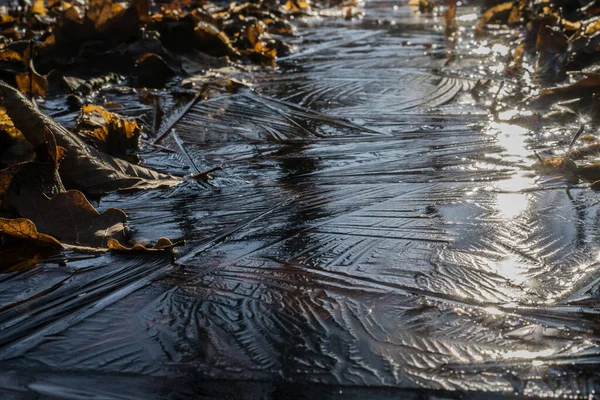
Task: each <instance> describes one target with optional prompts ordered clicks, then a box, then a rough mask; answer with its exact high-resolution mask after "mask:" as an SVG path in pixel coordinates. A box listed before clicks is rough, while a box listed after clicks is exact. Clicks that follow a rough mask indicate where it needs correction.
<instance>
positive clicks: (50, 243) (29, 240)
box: [0, 218, 63, 272]
mask: <svg viewBox="0 0 600 400" xmlns="http://www.w3.org/2000/svg"><path fill="white" fill-rule="evenodd" d="M0 237H4V238H5V239H6V242H5V243H4V245H3V246H2V247H0V270H1V271H2V272H12V271H17V270H21V269H25V268H30V267H33V266H34V265H35V264H37V263H39V262H40V261H43V260H44V259H45V258H47V257H49V256H52V255H55V254H59V253H60V252H61V250H62V249H63V246H62V245H61V244H60V242H59V241H58V240H56V239H55V238H53V237H52V236H49V235H44V234H42V233H39V232H38V231H37V228H36V226H35V224H34V223H33V222H31V221H30V220H28V219H25V218H18V219H5V218H0Z"/></svg>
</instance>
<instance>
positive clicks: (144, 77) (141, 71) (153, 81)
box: [135, 53, 175, 88]
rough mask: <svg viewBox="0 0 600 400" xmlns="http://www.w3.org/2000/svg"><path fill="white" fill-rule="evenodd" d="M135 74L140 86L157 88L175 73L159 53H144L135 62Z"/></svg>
mask: <svg viewBox="0 0 600 400" xmlns="http://www.w3.org/2000/svg"><path fill="white" fill-rule="evenodd" d="M135 69H136V74H137V77H138V79H139V83H140V84H141V85H142V86H146V87H153V88H159V87H163V86H164V85H165V84H166V82H167V80H168V79H169V78H171V77H172V76H173V75H175V72H174V71H173V70H172V69H171V67H170V66H169V65H168V64H167V62H166V61H165V60H164V59H163V58H162V57H161V56H159V55H157V54H154V53H146V54H144V55H142V56H141V57H140V58H138V60H137V61H136V63H135Z"/></svg>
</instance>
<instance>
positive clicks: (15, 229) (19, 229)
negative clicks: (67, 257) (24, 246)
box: [0, 218, 63, 249]
mask: <svg viewBox="0 0 600 400" xmlns="http://www.w3.org/2000/svg"><path fill="white" fill-rule="evenodd" d="M0 235H5V236H10V237H12V238H15V239H21V240H30V241H32V242H34V243H35V244H36V245H42V246H48V247H53V248H57V249H61V248H62V247H63V246H62V244H60V242H59V241H58V240H56V239H55V238H53V237H52V236H49V235H45V234H43V233H39V232H38V230H37V227H36V226H35V224H34V223H33V222H31V221H30V220H29V219H26V218H17V219H6V218H0Z"/></svg>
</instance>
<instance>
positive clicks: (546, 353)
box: [503, 349, 555, 359]
mask: <svg viewBox="0 0 600 400" xmlns="http://www.w3.org/2000/svg"><path fill="white" fill-rule="evenodd" d="M554 353H555V351H554V350H552V349H546V350H539V351H529V350H515V351H509V352H506V353H504V355H503V357H504V358H505V359H508V358H522V359H527V358H529V359H533V358H538V357H550V356H551V355H553V354H554Z"/></svg>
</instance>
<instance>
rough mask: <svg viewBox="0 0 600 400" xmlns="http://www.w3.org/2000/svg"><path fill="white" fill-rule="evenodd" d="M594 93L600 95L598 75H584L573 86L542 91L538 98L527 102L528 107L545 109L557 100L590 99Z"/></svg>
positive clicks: (599, 76)
mask: <svg viewBox="0 0 600 400" xmlns="http://www.w3.org/2000/svg"><path fill="white" fill-rule="evenodd" d="M596 93H600V75H597V74H586V75H585V77H584V78H582V79H580V80H579V81H577V82H575V83H573V84H570V85H563V86H557V87H553V88H549V89H544V90H542V91H541V93H540V94H539V95H538V96H536V97H534V98H532V99H530V100H529V101H528V105H529V106H531V107H547V106H549V105H550V104H552V103H555V102H556V101H559V100H568V99H574V98H578V97H591V96H593V95H594V94H596Z"/></svg>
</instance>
